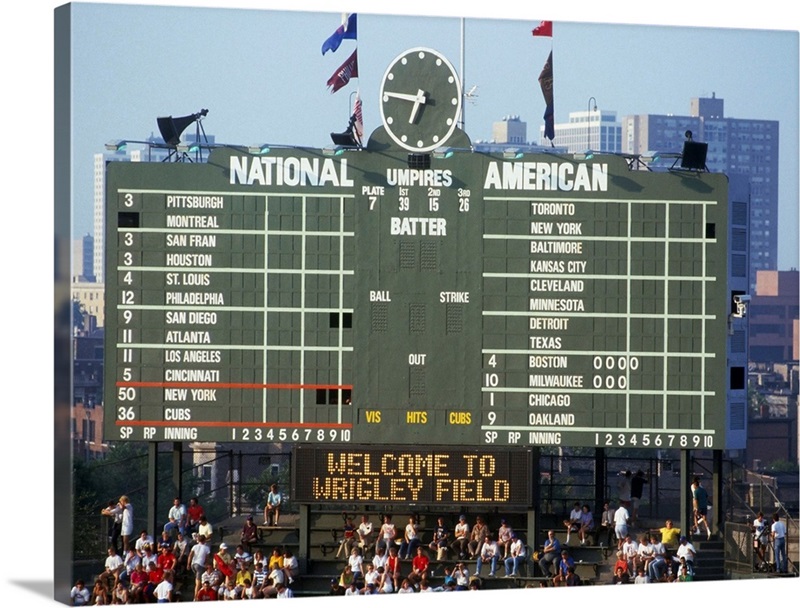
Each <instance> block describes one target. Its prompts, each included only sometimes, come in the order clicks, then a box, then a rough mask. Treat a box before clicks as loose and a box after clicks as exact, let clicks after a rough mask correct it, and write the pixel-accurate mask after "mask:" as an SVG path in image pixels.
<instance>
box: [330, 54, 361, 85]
mask: <svg viewBox="0 0 800 608" xmlns="http://www.w3.org/2000/svg"><path fill="white" fill-rule="evenodd" d="M357 53H358V49H356V50H355V51H353V54H352V55H350V57H348V58H347V61H345V62H344V63H343V64H342V65H340V66H339V68H338V69H337V70H336V71H335V72H334V73H333V76H331V77H330V78H328V86H329V87H331V93H335V92H336V91H338V90H339V89H341V88H342V87H343V86H345V85H346V84H347V83H348V82H350V79H351V78H353V77H356V78H358V56H357Z"/></svg>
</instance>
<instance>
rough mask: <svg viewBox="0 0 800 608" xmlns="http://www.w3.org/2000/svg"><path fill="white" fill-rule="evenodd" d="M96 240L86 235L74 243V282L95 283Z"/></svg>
mask: <svg viewBox="0 0 800 608" xmlns="http://www.w3.org/2000/svg"><path fill="white" fill-rule="evenodd" d="M93 265H94V238H93V237H92V235H91V234H85V235H83V236H82V237H81V238H79V239H75V240H73V241H72V280H73V281H94V271H93Z"/></svg>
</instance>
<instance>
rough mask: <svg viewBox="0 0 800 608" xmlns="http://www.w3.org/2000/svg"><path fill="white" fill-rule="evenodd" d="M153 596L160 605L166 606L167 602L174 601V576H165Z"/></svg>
mask: <svg viewBox="0 0 800 608" xmlns="http://www.w3.org/2000/svg"><path fill="white" fill-rule="evenodd" d="M153 595H154V596H155V598H156V602H157V603H159V604H164V603H166V602H171V601H172V575H171V574H165V575H164V579H163V580H162V581H161V582H160V583H158V585H156V588H155V590H154V591H153Z"/></svg>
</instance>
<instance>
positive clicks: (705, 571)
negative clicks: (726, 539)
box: [692, 536, 725, 581]
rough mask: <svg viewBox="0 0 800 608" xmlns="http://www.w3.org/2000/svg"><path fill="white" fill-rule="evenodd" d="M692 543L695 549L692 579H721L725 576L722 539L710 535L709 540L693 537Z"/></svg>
mask: <svg viewBox="0 0 800 608" xmlns="http://www.w3.org/2000/svg"><path fill="white" fill-rule="evenodd" d="M692 544H693V545H694V548H695V549H697V555H696V556H695V560H694V580H696V581H721V580H723V579H724V578H725V544H724V543H723V541H722V540H719V539H717V538H715V537H714V536H712V537H711V539H710V540H700V539H699V538H693V539H692Z"/></svg>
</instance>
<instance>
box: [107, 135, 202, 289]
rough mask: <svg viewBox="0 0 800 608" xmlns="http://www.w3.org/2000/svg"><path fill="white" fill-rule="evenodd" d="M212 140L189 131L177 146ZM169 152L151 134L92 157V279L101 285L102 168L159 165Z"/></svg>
mask: <svg viewBox="0 0 800 608" xmlns="http://www.w3.org/2000/svg"><path fill="white" fill-rule="evenodd" d="M214 139H215V138H214V136H213V135H208V136H206V135H205V134H202V136H201V133H199V132H197V131H191V132H186V133H184V134H183V135H182V136H181V142H182V143H186V144H190V143H194V142H196V141H198V140H202V142H203V143H207V144H208V145H214ZM168 154H169V150H168V149H166V148H165V147H164V140H163V139H162V138H160V137H156V136H155V135H153V134H152V133H151V134H150V137H148V138H147V139H146V140H144V141H135V142H134V141H131V142H130V143H129V144H127V145H123V144H120V145H119V149H111V150H110V149H108V147H107V149H106V151H105V152H100V153H97V154H95V155H94V194H93V198H94V201H93V202H94V216H93V223H94V264H93V272H94V277H95V279H94V280H96V281H97V282H98V283H104V282H105V269H104V264H105V251H106V248H105V225H106V223H105V219H106V218H105V204H106V182H105V180H106V165H107V164H108V163H110V162H162V161H164V160H166V159H167V158H168ZM206 158H207V153H203V154H196V155H195V156H194V159H195V160H198V161H201V162H202V161H204V160H205V159H206Z"/></svg>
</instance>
